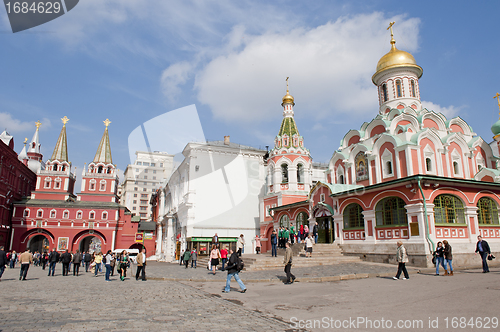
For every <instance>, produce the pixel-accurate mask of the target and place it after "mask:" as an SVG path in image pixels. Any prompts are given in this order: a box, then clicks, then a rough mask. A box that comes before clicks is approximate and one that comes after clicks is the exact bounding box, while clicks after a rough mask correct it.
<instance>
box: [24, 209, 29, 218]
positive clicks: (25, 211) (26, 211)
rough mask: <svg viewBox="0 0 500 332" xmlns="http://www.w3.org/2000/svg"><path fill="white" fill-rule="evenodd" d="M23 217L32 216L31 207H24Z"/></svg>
mask: <svg viewBox="0 0 500 332" xmlns="http://www.w3.org/2000/svg"><path fill="white" fill-rule="evenodd" d="M23 217H24V218H29V217H30V209H24V213H23Z"/></svg>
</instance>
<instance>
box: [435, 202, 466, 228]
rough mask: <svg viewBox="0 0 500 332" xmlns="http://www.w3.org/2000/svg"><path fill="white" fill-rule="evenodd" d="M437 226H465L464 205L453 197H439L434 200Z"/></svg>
mask: <svg viewBox="0 0 500 332" xmlns="http://www.w3.org/2000/svg"><path fill="white" fill-rule="evenodd" d="M433 203H434V221H435V222H436V224H448V223H453V224H465V214H464V205H463V204H462V201H460V200H459V199H458V198H457V197H455V196H453V195H439V196H437V197H436V198H435V199H434V202H433Z"/></svg>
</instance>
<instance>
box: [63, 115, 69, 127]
mask: <svg viewBox="0 0 500 332" xmlns="http://www.w3.org/2000/svg"><path fill="white" fill-rule="evenodd" d="M61 120H62V123H63V125H64V126H66V123H68V121H69V119H68V117H67V116H66V115H65V116H64V118H61Z"/></svg>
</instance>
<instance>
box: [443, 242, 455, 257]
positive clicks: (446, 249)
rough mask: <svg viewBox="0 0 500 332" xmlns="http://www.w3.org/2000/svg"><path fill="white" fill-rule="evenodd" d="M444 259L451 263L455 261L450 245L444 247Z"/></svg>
mask: <svg viewBox="0 0 500 332" xmlns="http://www.w3.org/2000/svg"><path fill="white" fill-rule="evenodd" d="M444 258H446V259H448V260H450V261H451V260H452V259H453V255H452V254H451V246H450V244H449V243H448V244H445V245H444Z"/></svg>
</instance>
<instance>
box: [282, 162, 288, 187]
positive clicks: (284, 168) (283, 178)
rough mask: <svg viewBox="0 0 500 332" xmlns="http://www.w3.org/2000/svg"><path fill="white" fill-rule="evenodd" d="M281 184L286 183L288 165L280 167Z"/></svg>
mask: <svg viewBox="0 0 500 332" xmlns="http://www.w3.org/2000/svg"><path fill="white" fill-rule="evenodd" d="M281 183H288V165H287V164H282V165H281Z"/></svg>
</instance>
